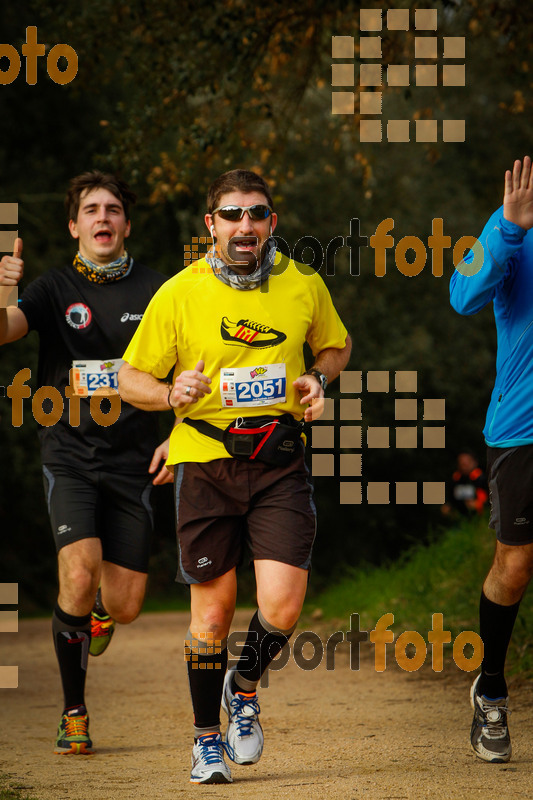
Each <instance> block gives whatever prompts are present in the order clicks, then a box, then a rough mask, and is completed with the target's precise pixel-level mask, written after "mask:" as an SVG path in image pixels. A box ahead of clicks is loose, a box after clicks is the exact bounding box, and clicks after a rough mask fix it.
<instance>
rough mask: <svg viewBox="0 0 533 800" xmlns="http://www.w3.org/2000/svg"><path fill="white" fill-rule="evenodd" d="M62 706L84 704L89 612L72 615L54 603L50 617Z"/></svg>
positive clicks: (89, 632) (89, 629)
mask: <svg viewBox="0 0 533 800" xmlns="http://www.w3.org/2000/svg"><path fill="white" fill-rule="evenodd" d="M52 633H53V637H54V647H55V650H56V655H57V660H58V663H59V672H60V674H61V683H62V684H63V694H64V696H65V708H74V707H75V706H82V705H85V678H86V675H87V659H88V655H89V645H90V643H91V615H90V614H87V615H86V616H83V617H74V616H72V615H71V614H66V613H65V612H64V611H63V610H62V609H61V608H60V607H59V605H57V604H56V607H55V609H54V614H53V617H52Z"/></svg>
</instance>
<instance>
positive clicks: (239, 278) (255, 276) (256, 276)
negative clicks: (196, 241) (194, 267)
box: [205, 236, 276, 289]
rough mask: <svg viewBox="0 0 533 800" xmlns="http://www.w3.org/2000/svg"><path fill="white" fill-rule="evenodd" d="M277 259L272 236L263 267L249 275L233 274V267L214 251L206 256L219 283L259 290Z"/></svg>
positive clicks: (266, 249)
mask: <svg viewBox="0 0 533 800" xmlns="http://www.w3.org/2000/svg"><path fill="white" fill-rule="evenodd" d="M275 258H276V240H275V239H274V237H272V236H271V237H270V238H269V239H268V240H267V243H266V248H265V256H264V258H263V262H262V264H261V266H260V267H257V269H255V270H254V271H253V272H250V273H249V274H248V275H238V274H237V273H236V272H233V270H232V269H231V267H228V265H227V264H226V263H225V262H224V261H222V259H221V258H218V256H215V255H214V249H213V250H211V251H210V252H209V253H207V254H206V256H205V260H206V261H207V263H208V264H209V266H210V267H211V269H212V270H213V274H214V275H216V277H217V278H218V279H219V281H222V283H226V284H227V285H228V286H232V287H233V288H234V289H257V287H258V286H260V285H261V284H262V283H264V282H265V281H266V280H267V279H268V276H269V275H270V273H271V272H272V267H273V266H274V260H275Z"/></svg>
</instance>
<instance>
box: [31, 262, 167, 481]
mask: <svg viewBox="0 0 533 800" xmlns="http://www.w3.org/2000/svg"><path fill="white" fill-rule="evenodd" d="M165 280H166V278H165V277H164V276H163V275H159V274H158V273H157V272H154V271H153V270H151V269H148V268H147V267H144V266H142V265H141V264H137V263H134V265H133V267H132V270H131V271H130V273H129V275H127V276H126V277H125V278H122V279H121V280H118V281H113V282H110V283H105V284H97V283H92V282H90V281H88V280H87V279H86V278H84V277H83V276H82V275H81V274H80V273H79V272H78V271H77V270H76V269H75V268H74V267H73V266H68V267H66V268H64V269H62V270H51V271H50V272H47V273H46V274H45V275H43V276H41V277H40V278H37V280H35V281H33V282H32V283H31V284H30V285H29V286H28V287H27V288H26V289H25V290H24V292H23V294H22V299H21V301H20V304H19V308H20V309H21V310H22V311H23V312H24V314H25V316H26V319H27V320H28V325H29V329H30V330H36V331H38V332H39V337H40V347H39V365H38V371H37V383H38V386H39V387H41V386H53V387H55V388H57V389H58V390H59V391H60V393H61V395H62V397H63V414H62V416H61V418H60V419H59V421H58V422H57V423H56V424H55V425H50V426H48V427H44V426H42V425H40V426H39V437H40V440H41V450H42V460H43V463H45V464H68V465H70V466H74V467H77V468H79V469H105V470H110V471H113V470H115V469H120V470H121V471H122V472H127V473H132V474H144V473H146V471H147V469H148V465H149V462H150V459H151V457H152V454H153V450H154V447H155V446H156V445H157V435H158V434H157V415H156V414H154V413H153V412H147V411H140V410H139V409H136V408H133V406H130V405H129V404H128V403H125V402H121V407H120V416H119V418H118V420H117V421H116V422H115V423H113V424H112V425H107V426H105V425H101V424H97V422H95V421H94V420H93V418H92V416H91V413H90V399H89V397H81V398H80V399H79V400H78V399H77V398H75V399H74V400H73V401H72V402H73V404H74V403H77V402H79V404H80V424H79V426H77V427H76V426H73V425H71V424H70V421H69V401H68V400H67V399H66V398H65V387H66V386H68V385H69V381H70V369H71V367H73V364H74V363H75V362H82V361H83V362H85V361H91V362H94V363H93V364H92V366H91V367H90V368H89V370H88V371H89V373H90V372H91V370H92V373H93V374H88V375H86V376H85V382H86V384H87V386H88V388H89V389H90V390H92V389H94V388H97V387H98V386H112V387H113V386H114V385H115V384H116V374H115V375H113V374H107V373H108V372H112V371H113V370H114V369H116V365H115V366H114V363H115V362H116V360H117V359H120V358H121V357H122V354H123V353H124V351H125V349H126V346H127V344H128V342H129V341H130V339H131V337H132V336H133V334H134V332H135V330H136V328H137V325H138V324H139V322H140V320H141V318H142V315H143V313H144V310H145V308H146V306H147V305H148V303H149V301H150V300H151V298H152V296H153V295H154V294H155V292H156V291H157V290H158V288H159V287H160V286H161V285H162V284H163V283H164V281H165ZM97 362H98V363H97ZM43 394H44V393H43ZM95 400H96V398H95ZM93 402H95V401H93ZM115 402H116V401H115ZM56 405H57V398H56ZM99 406H100V408H101V412H102V414H105V413H107V412H108V411H110V410H111V405H110V401H109V400H108V399H107V398H105V397H104V398H100V402H99ZM73 407H74V406H73ZM51 409H52V400H44V403H43V411H44V412H45V413H48V412H50V411H51ZM50 419H51V418H50ZM102 419H104V418H103V417H102Z"/></svg>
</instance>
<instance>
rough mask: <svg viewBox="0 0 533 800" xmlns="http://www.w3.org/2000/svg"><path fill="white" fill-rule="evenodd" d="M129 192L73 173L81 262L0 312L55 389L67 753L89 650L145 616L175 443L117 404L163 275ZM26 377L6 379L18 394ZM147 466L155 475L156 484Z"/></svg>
mask: <svg viewBox="0 0 533 800" xmlns="http://www.w3.org/2000/svg"><path fill="white" fill-rule="evenodd" d="M133 202H135V195H134V194H133V193H132V192H131V190H130V189H129V187H128V186H127V185H126V184H125V183H124V182H123V181H121V180H120V179H118V178H116V177H115V176H114V175H108V174H104V173H101V172H89V173H84V174H83V175H80V176H78V177H77V178H74V179H73V180H72V181H71V185H70V190H69V192H68V195H67V208H68V213H69V230H70V233H71V235H72V237H73V238H74V239H77V240H78V244H79V251H78V253H77V255H76V257H75V259H74V262H73V264H71V265H69V266H67V267H65V268H64V269H62V270H51V271H50V272H47V273H46V274H44V275H42V276H41V277H39V278H37V279H36V280H35V281H33V282H32V283H30V284H29V286H28V287H27V288H26V289H25V290H24V292H23V294H22V299H21V300H20V302H19V305H18V307H16V306H11V307H8V308H7V309H6V308H0V344H5V343H7V342H12V341H15V340H17V339H21V338H22V337H23V336H25V335H26V334H27V333H28V332H29V331H32V330H36V331H38V333H39V337H40V345H39V364H38V375H37V378H38V385H39V387H47V388H48V392H47V394H46V398H47V399H44V400H43V405H42V408H41V409H40V410H39V412H36V418H37V422H38V423H40V425H39V438H40V442H41V455H42V461H43V473H44V485H45V492H46V499H47V502H48V509H49V514H50V521H51V524H52V529H53V533H54V538H55V542H56V548H57V551H58V572H59V595H58V600H57V604H56V607H55V610H54V615H53V622H52V627H53V635H54V644H55V649H56V654H57V658H58V662H59V669H60V673H61V680H62V684H63V691H64V697H65V704H64V711H63V714H62V717H61V721H60V724H59V730H58V735H57V739H56V745H55V752H56V753H62V754H71V753H74V754H77V753H89V752H91V749H92V742H91V739H90V737H89V730H88V716H87V709H86V706H85V697H84V690H85V675H86V670H87V660H88V653H89V652H90V653H92V654H93V655H100V654H101V653H102V652H103V650H104V649H105V648H106V646H107V644H108V643H109V640H110V638H111V635H112V633H113V630H114V624H115V621H117V622H121V623H127V622H131V621H132V620H134V619H135V618H136V617H137V615H138V614H139V611H140V609H141V606H142V602H143V599H144V592H145V586H146V578H147V568H148V557H149V546H150V535H151V530H152V513H151V506H150V490H151V485H152V483H154V484H160V483H164V482H166V481H167V480H169V479H171V476H170V473H169V472H168V471H167V470H166V468H165V467H164V466H163V467H162V469H161V470H160V471H159V472H157V470H158V467H159V465H160V462H161V459H166V456H167V453H168V445H167V443H166V442H165V443H163V444H162V445H160V446H159V447H156V445H157V439H156V437H157V421H154V419H153V418H152V417H153V415H151V414H149V413H147V412H144V411H139V410H138V409H136V408H133V406H130V405H128V404H127V403H121V400H120V397H119V395H118V390H117V387H118V383H117V373H118V370H119V368H120V366H121V364H122V361H121V359H120V355H121V354H122V353H123V352H124V350H125V348H126V346H127V344H128V342H129V340H130V339H131V337H132V335H133V333H134V331H135V329H136V328H137V325H138V323H139V321H140V320H141V318H142V315H143V312H144V310H145V308H146V306H147V304H148V302H149V301H150V299H151V297H152V296H153V295H154V294H155V292H156V291H157V289H158V288H159V287H160V286H161V285H162V283H163V282H164V280H165V278H164V277H163V276H161V275H159V274H158V273H156V272H153V271H152V270H150V269H147V268H146V267H144V266H142V265H141V264H137V263H135V262H134V260H133V258H132V257H131V256H130V255H129V254H128V253H127V252H126V251H125V248H124V240H125V239H126V238H127V237H128V236H129V234H130V228H131V225H130V221H129V205H130V204H131V203H133ZM21 256H22V240H21V239H17V240H16V242H15V249H14V253H13V256H4V258H2V260H1V261H0V287H2V286H4V287H10V286H11V287H12V286H15V285H17V284H18V283H19V281H20V279H21V278H22V274H23V267H24V264H23V261H22V257H21ZM20 372H21V373H22V372H24V371H22V370H21V371H20ZM28 373H29V370H28ZM18 374H19V375H20V373H18ZM28 378H29V374H28ZM18 380H19V384H18V387H16V386H15V384H16V378H14V379H13V383H12V385H11V387H9V389H8V394H9V395H10V396H12V397H13V400H14V401H15V392H16V391H17V390H19V391H20V388H21V383H22V376H21V378H19V379H18ZM51 387H54V388H53V389H52V388H51ZM25 388H26V390H27V391H29V388H28V387H25ZM58 392H59V395H58ZM24 396H26V395H24ZM20 397H21V395H20V394H19V399H20ZM61 403H62V411H61ZM154 448H155V450H154ZM149 472H150V473H154V472H157V475H156V477H155V478H154V479H153V480H152V477H153V475H152V476H150V475H149ZM99 586H100V588H98V587H99ZM95 598H96V600H95Z"/></svg>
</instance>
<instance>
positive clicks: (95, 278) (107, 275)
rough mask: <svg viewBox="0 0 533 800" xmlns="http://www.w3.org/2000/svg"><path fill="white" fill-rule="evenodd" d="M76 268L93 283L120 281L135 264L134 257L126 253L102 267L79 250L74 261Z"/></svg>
mask: <svg viewBox="0 0 533 800" xmlns="http://www.w3.org/2000/svg"><path fill="white" fill-rule="evenodd" d="M73 265H74V268H75V269H77V270H78V272H80V273H81V274H82V275H83V277H84V278H87V280H88V281H91V283H111V281H119V280H120V279H121V278H125V277H126V275H129V273H130V272H131V268H132V266H133V258H132V257H131V256H129V255H128V253H127V252H126V253H124V255H123V256H120V258H117V259H116V260H115V261H112V262H111V263H110V264H105V266H103V267H101V266H99V265H98V264H94V263H93V262H92V261H89V259H88V258H85V257H84V256H82V255H81V254H80V252H79V251H78V252H77V253H76V257H75V258H74V261H73Z"/></svg>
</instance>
